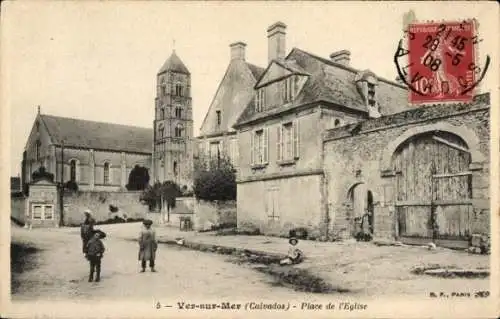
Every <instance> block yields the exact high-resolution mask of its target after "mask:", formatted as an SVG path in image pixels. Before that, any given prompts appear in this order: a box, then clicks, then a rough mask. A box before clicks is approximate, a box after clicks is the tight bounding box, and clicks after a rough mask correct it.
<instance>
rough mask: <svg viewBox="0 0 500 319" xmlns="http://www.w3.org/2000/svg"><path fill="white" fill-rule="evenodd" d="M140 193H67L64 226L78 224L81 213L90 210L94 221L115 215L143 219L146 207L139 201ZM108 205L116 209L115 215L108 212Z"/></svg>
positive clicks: (146, 210) (146, 211)
mask: <svg viewBox="0 0 500 319" xmlns="http://www.w3.org/2000/svg"><path fill="white" fill-rule="evenodd" d="M140 195H141V192H91V191H85V192H83V191H79V192H75V193H67V194H65V196H64V200H63V204H64V207H65V212H64V225H66V226H69V225H75V224H80V223H81V222H82V220H83V218H84V216H83V211H84V210H85V209H90V210H91V211H92V216H93V217H94V218H95V219H96V221H105V220H107V219H110V218H112V217H113V216H114V215H115V214H119V215H123V214H125V215H126V216H127V217H128V218H144V217H145V216H146V214H147V213H148V206H147V205H143V204H142V203H141V202H140V201H139V198H140ZM110 205H113V206H114V207H116V208H118V212H117V213H112V212H111V211H110Z"/></svg>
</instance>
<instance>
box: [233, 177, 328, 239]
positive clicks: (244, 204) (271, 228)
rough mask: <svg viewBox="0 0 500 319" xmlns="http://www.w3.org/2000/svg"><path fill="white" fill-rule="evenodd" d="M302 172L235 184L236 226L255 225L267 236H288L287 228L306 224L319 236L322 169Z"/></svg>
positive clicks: (321, 208) (322, 206) (321, 207)
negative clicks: (236, 192) (236, 195)
mask: <svg viewBox="0 0 500 319" xmlns="http://www.w3.org/2000/svg"><path fill="white" fill-rule="evenodd" d="M299 173H300V172H299ZM302 173H303V174H304V175H302V176H300V175H296V176H289V177H280V178H276V179H268V180H261V181H252V182H245V183H238V198H237V202H238V228H242V229H244V228H247V227H256V228H258V229H260V231H261V232H262V233H263V234H266V235H278V236H287V235H288V232H289V230H290V229H293V228H297V227H306V228H307V229H309V233H310V234H311V235H312V236H315V237H319V236H320V233H321V227H322V223H323V221H324V218H323V216H322V214H323V213H324V210H325V209H324V205H323V203H324V201H323V196H322V180H323V176H322V174H321V172H307V174H306V172H302ZM273 209H274V216H273V213H272V211H273Z"/></svg>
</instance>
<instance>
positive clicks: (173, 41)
mask: <svg viewBox="0 0 500 319" xmlns="http://www.w3.org/2000/svg"><path fill="white" fill-rule="evenodd" d="M172 48H173V51H174V52H175V39H173V40H172Z"/></svg>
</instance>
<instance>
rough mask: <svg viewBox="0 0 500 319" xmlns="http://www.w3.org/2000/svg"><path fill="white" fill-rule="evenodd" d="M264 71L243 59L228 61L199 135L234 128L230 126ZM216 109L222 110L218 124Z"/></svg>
mask: <svg viewBox="0 0 500 319" xmlns="http://www.w3.org/2000/svg"><path fill="white" fill-rule="evenodd" d="M264 71H265V69H264V68H261V67H259V66H256V65H254V64H251V63H248V62H246V61H243V60H233V61H231V62H230V64H229V66H228V68H227V69H226V72H225V74H224V77H223V78H222V80H221V82H220V83H219V86H218V88H217V90H216V92H215V94H214V97H213V99H212V101H211V103H210V107H209V109H208V111H207V113H206V115H205V118H204V119H203V122H202V125H201V128H200V136H212V135H219V134H222V133H223V132H229V131H233V130H234V129H233V127H232V126H233V125H234V123H235V122H236V121H237V120H238V118H239V117H240V115H241V113H242V112H243V110H244V109H245V108H246V106H247V105H248V101H250V100H251V99H252V98H253V86H254V85H255V83H256V81H257V79H258V78H260V77H261V76H262V74H263V73H264ZM249 73H250V74H251V75H250V74H249ZM216 110H220V111H221V112H222V121H221V124H220V125H217V124H216V113H215V112H216Z"/></svg>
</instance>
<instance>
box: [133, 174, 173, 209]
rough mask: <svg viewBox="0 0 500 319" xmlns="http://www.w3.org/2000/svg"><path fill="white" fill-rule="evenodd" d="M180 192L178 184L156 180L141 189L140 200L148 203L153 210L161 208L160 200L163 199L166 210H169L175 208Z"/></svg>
mask: <svg viewBox="0 0 500 319" xmlns="http://www.w3.org/2000/svg"><path fill="white" fill-rule="evenodd" d="M181 194H182V192H181V190H180V188H179V186H178V185H177V184H176V183H174V182H172V181H165V182H163V183H159V182H156V183H155V184H154V185H153V186H149V187H148V188H146V189H145V190H144V191H143V193H142V194H141V198H140V200H141V201H142V202H144V203H145V204H146V205H148V207H149V210H150V211H153V210H155V209H160V210H161V208H162V201H161V200H162V199H163V200H164V201H165V202H166V204H167V210H168V211H170V209H172V208H175V203H176V198H177V197H179V196H181Z"/></svg>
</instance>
